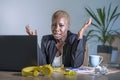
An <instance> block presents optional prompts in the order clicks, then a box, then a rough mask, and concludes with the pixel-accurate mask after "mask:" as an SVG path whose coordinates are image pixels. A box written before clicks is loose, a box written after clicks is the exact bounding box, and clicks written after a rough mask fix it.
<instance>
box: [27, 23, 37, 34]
mask: <svg viewBox="0 0 120 80" xmlns="http://www.w3.org/2000/svg"><path fill="white" fill-rule="evenodd" d="M25 28H26V32H27V33H28V34H29V35H37V30H35V31H31V29H30V26H29V24H28V25H26V27H25Z"/></svg>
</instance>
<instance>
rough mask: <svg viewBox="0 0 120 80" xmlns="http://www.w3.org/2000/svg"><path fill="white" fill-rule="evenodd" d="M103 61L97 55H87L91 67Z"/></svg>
mask: <svg viewBox="0 0 120 80" xmlns="http://www.w3.org/2000/svg"><path fill="white" fill-rule="evenodd" d="M102 61H103V57H102V56H99V55H89V64H90V66H92V67H96V66H99V65H100V64H101V62H102Z"/></svg>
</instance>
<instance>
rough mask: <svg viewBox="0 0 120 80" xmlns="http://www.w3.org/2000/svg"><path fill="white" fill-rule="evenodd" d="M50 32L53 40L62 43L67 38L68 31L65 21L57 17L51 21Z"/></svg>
mask: <svg viewBox="0 0 120 80" xmlns="http://www.w3.org/2000/svg"><path fill="white" fill-rule="evenodd" d="M51 30H52V34H53V36H54V38H55V39H57V40H62V41H63V40H65V39H66V37H67V31H68V30H69V25H68V22H67V19H66V18H65V17H60V16H58V17H57V18H56V19H54V20H53V22H52V26H51Z"/></svg>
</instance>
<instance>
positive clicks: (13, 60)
mask: <svg viewBox="0 0 120 80" xmlns="http://www.w3.org/2000/svg"><path fill="white" fill-rule="evenodd" d="M33 65H37V36H28V35H4V36H3V35H0V70H2V71H3V70H7V71H21V69H22V68H24V67H27V66H33Z"/></svg>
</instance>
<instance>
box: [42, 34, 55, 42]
mask: <svg viewBox="0 0 120 80" xmlns="http://www.w3.org/2000/svg"><path fill="white" fill-rule="evenodd" d="M42 40H44V41H46V40H47V41H48V40H54V37H53V35H52V34H48V35H44V36H43V37H42Z"/></svg>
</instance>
